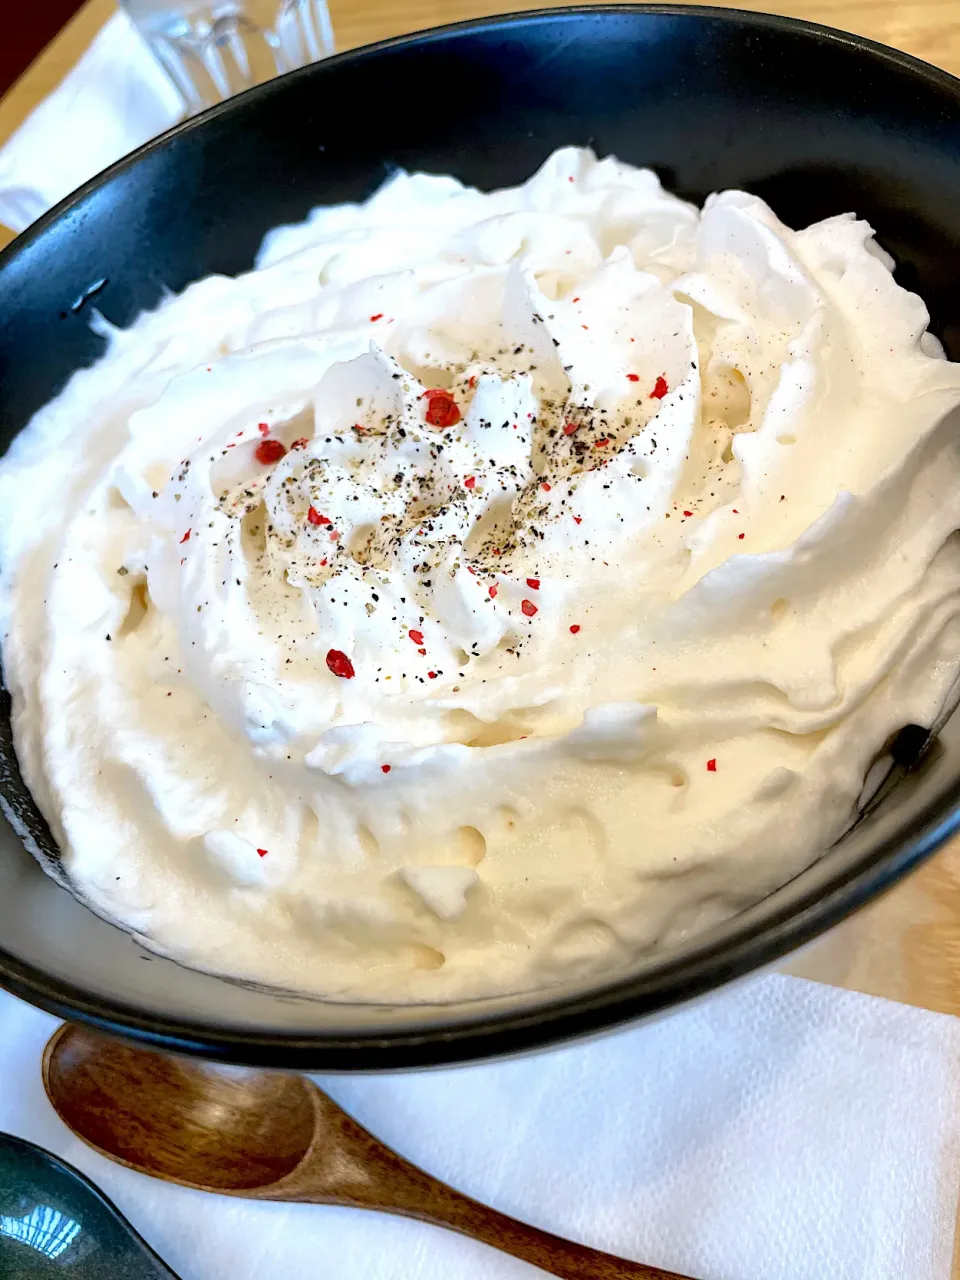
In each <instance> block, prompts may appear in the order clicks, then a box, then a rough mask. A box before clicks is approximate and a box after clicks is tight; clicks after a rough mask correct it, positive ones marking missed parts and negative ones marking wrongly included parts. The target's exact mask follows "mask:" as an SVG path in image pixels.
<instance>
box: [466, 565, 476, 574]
mask: <svg viewBox="0 0 960 1280" xmlns="http://www.w3.org/2000/svg"><path fill="white" fill-rule="evenodd" d="M467 573H472V574H473V576H474V577H476V576H477V571H476V569H475V568H474V567H473V565H472V564H468V565H467Z"/></svg>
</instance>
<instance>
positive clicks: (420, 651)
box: [417, 649, 427, 658]
mask: <svg viewBox="0 0 960 1280" xmlns="http://www.w3.org/2000/svg"><path fill="white" fill-rule="evenodd" d="M417 653H419V655H420V657H421V658H425V657H426V656H427V651H426V649H418V650H417Z"/></svg>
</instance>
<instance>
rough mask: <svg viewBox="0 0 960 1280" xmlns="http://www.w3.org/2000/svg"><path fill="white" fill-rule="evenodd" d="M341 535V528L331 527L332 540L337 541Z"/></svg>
mask: <svg viewBox="0 0 960 1280" xmlns="http://www.w3.org/2000/svg"><path fill="white" fill-rule="evenodd" d="M339 537H340V530H339V529H331V530H330V541H331V542H336V541H337V540H338V539H339Z"/></svg>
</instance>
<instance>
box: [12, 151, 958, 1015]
mask: <svg viewBox="0 0 960 1280" xmlns="http://www.w3.org/2000/svg"><path fill="white" fill-rule="evenodd" d="M927 321H928V318H927V313H926V311H925V309H924V307H923V304H922V303H921V301H920V300H919V299H918V298H916V297H915V296H913V295H911V294H908V293H906V292H905V291H904V290H902V289H900V288H899V287H898V286H897V285H896V283H895V282H894V280H893V278H892V275H891V263H890V261H889V260H888V259H887V258H886V255H885V254H884V253H883V251H882V250H880V249H879V248H878V247H877V246H876V244H875V243H874V241H873V238H872V233H871V230H870V228H869V227H868V226H867V225H866V224H865V223H863V222H860V221H857V220H856V219H855V218H854V217H853V216H848V215H843V216H839V217H836V218H831V219H828V220H827V221H825V222H821V223H818V224H816V225H815V226H812V227H808V228H807V229H805V230H803V231H799V232H795V231H792V230H790V229H789V228H787V227H785V226H783V225H782V224H781V223H780V222H779V221H778V220H777V218H776V217H775V216H774V215H773V213H772V212H771V211H770V210H769V208H767V206H766V205H765V204H763V202H762V201H760V200H758V199H756V198H754V197H751V196H748V195H745V194H743V193H742V192H725V193H723V194H722V195H718V196H712V197H711V198H710V199H709V200H708V201H707V203H706V205H705V207H704V209H703V211H702V212H700V211H698V210H696V209H695V208H694V207H692V206H690V205H688V204H686V203H684V202H682V201H680V200H678V199H676V198H674V197H672V196H670V195H668V194H666V193H665V192H664V191H663V190H662V189H661V187H660V185H659V183H658V181H657V179H656V177H655V176H654V175H653V174H652V173H650V172H647V171H644V170H637V169H634V168H631V167H630V166H628V165H624V164H621V163H619V162H617V161H615V160H613V159H607V160H604V161H601V162H598V161H597V160H596V159H595V158H594V157H593V156H592V155H591V154H590V153H589V152H585V151H580V150H574V149H568V150H564V151H561V152H558V153H556V154H555V155H554V156H553V157H552V158H551V159H550V160H549V161H548V162H547V163H546V164H545V165H544V167H543V168H542V169H541V170H540V172H539V173H538V174H536V175H535V176H534V177H533V178H532V179H531V180H530V181H529V182H528V183H526V184H525V185H524V186H522V187H520V188H516V189H513V190H508V191H500V192H495V193H492V194H483V193H480V192H477V191H473V190H469V189H465V188H463V187H462V186H460V185H459V184H458V183H457V182H455V181H454V180H453V179H450V178H437V177H429V176H424V175H417V176H408V175H399V176H397V177H396V178H394V179H393V180H392V181H391V182H390V183H389V184H388V185H387V186H386V187H385V188H383V189H382V190H381V191H380V192H379V193H378V194H377V195H376V196H375V197H373V199H372V200H370V201H368V202H367V203H366V204H365V205H362V206H342V207H337V208H327V209H319V210H316V211H315V212H314V213H313V214H312V215H311V217H310V218H309V220H308V221H307V222H306V223H304V224H302V225H300V226H296V227H285V228H281V229H279V230H277V231H275V232H273V233H272V234H271V235H270V236H269V237H268V239H267V241H266V243H265V245H264V247H263V250H262V251H261V255H260V259H259V261H258V264H257V269H256V270H255V271H252V272H250V273H249V274H247V275H245V276H242V277H240V278H239V279H236V280H228V279H224V278H218V277H211V278H209V279H207V280H204V281H201V282H199V283H198V284H195V285H193V286H191V287H190V288H189V289H187V290H186V291H185V292H184V293H183V294H182V295H180V296H179V297H177V298H171V299H170V300H169V301H167V302H165V303H164V304H163V305H162V306H161V307H160V308H159V309H158V310H156V311H155V312H153V313H151V314H149V315H144V316H142V317H141V318H140V319H139V320H138V321H137V322H136V324H134V325H133V326H132V327H131V328H130V329H129V330H126V331H123V332H115V331H111V332H110V334H109V339H110V341H109V349H108V353H107V354H106V355H105V356H104V358H103V359H102V360H101V361H100V362H99V363H98V364H97V365H96V366H94V368H92V369H90V370H85V371H82V372H80V373H78V374H76V375H75V376H74V378H73V379H72V380H71V382H70V384H69V385H68V387H67V388H66V390H65V391H64V392H63V393H62V394H61V395H60V396H59V397H58V398H57V399H56V400H54V401H53V402H52V403H51V404H50V405H48V406H47V407H46V408H45V409H44V410H43V411H41V413H40V414H38V415H37V416H36V418H35V419H34V421H33V422H32V424H31V425H30V426H29V428H28V429H27V430H26V431H24V432H23V433H22V434H21V435H20V436H19V437H18V438H17V440H16V441H15V443H14V446H13V447H12V449H11V451H10V452H9V454H8V455H7V458H6V459H5V460H4V462H3V464H2V466H0V499H2V501H3V502H4V503H5V504H6V509H7V511H8V519H7V521H6V524H5V527H4V529H3V530H2V531H0V553H2V560H3V596H4V613H5V637H4V663H5V675H6V679H7V682H8V685H9V687H10V689H11V691H12V693H13V697H14V718H15V732H16V741H17V749H18V754H19V756H20V759H21V762H22V766H23V770H24V774H25V777H26V779H27V782H28V784H29V785H30V787H31V789H32V791H33V792H34V795H35V796H36V798H37V801H38V803H39V805H40V807H41V808H42V810H43V812H44V814H45V816H46V817H47V819H48V821H49V822H50V824H51V827H52V829H53V831H54V834H55V835H56V837H57V839H58V841H59V843H60V845H61V848H62V849H63V864H62V868H59V869H55V870H56V871H57V873H58V874H60V875H62V876H63V877H64V878H65V880H66V881H67V882H68V883H69V885H70V887H71V888H73V889H74V890H75V891H76V892H77V893H78V894H80V895H81V896H82V897H83V898H84V899H85V900H86V901H88V902H89V903H90V904H91V905H92V906H93V907H94V908H95V909H96V910H98V911H100V912H101V913H102V914H104V915H105V916H107V917H108V918H110V919H112V920H115V921H117V922H119V923H121V924H122V925H124V926H125V927H127V928H129V929H131V930H133V931H135V932H136V933H138V934H139V935H141V936H142V937H143V938H145V939H146V940H147V941H148V943H149V945H151V946H153V947H154V948H155V949H157V950H159V951H162V952H164V953H166V954H169V955H172V956H174V957H176V958H178V959H181V960H183V961H185V962H186V963H189V964H193V965H196V966H199V967H202V968H205V969H210V970H212V971H215V972H221V973H226V974H230V975H232V976H236V977H244V978H250V979H254V980H257V981H260V982H266V983H270V984H273V985H277V986H281V987H287V988H291V989H297V990H305V991H313V992H320V993H324V994H337V995H350V996H369V997H383V998H393V999H408V998H416V999H419V998H431V997H438V998H440V997H446V996H460V995H472V994H481V993H486V992H492V991H497V990H504V989H510V988H516V987H520V986H529V985H536V984H540V983H549V982H554V981H557V980H559V979H561V978H563V977H565V976H567V975H569V974H571V973H574V974H582V973H587V972H592V971H596V970H599V969H601V968H604V967H609V966H613V965H618V964H623V963H627V962H629V959H630V957H631V956H633V955H635V954H636V953H637V952H638V950H640V949H642V948H644V947H647V946H649V945H651V944H652V943H655V942H662V941H668V940H670V939H674V938H676V937H677V936H679V935H680V934H683V933H686V932H689V931H690V930H691V929H694V928H697V927H700V926H702V925H703V924H704V923H705V922H706V921H709V920H711V919H715V918H717V916H718V915H722V914H723V913H725V912H728V911H730V910H731V909H733V908H735V907H736V906H737V905H739V904H741V903H744V902H747V901H749V900H751V899H752V898H755V897H757V896H758V895H760V894H762V893H764V892H766V891H768V890H769V889H771V888H772V887H775V886H776V885H778V884H780V883H782V882H783V881H785V880H786V879H787V878H789V876H790V875H791V874H793V873H794V872H795V871H796V870H798V869H799V868H800V867H802V866H803V865H805V864H806V863H807V862H809V861H811V860H812V859H813V858H814V857H816V856H817V855H818V854H819V853H820V852H822V851H823V849H825V848H826V847H827V846H828V844H829V843H830V842H831V841H832V840H833V839H835V838H836V837H837V836H838V835H839V834H840V833H842V831H843V830H844V829H845V827H846V826H847V825H849V823H850V821H851V819H852V816H853V814H854V809H855V804H856V800H857V797H858V795H859V793H860V790H861V787H862V785H863V780H864V776H865V774H866V772H867V770H868V768H869V766H870V764H871V761H872V760H873V758H874V757H875V756H876V755H877V753H878V752H879V751H881V750H882V749H883V747H884V744H885V743H886V742H887V741H888V739H889V737H890V736H891V734H893V733H894V732H895V731H896V730H897V729H898V728H899V727H900V726H901V725H903V724H905V723H908V722H916V723H921V724H925V723H927V724H929V723H932V721H933V719H934V718H935V716H936V714H937V712H938V710H939V709H940V707H941V706H942V705H943V703H944V701H945V699H946V698H947V697H948V694H949V691H950V689H951V686H952V684H953V681H954V679H955V676H956V659H955V654H956V652H957V643H958V639H960V635H958V629H960V627H958V614H960V547H958V539H957V536H956V535H955V533H954V531H955V530H956V529H957V527H958V525H960V465H958V458H957V450H956V445H955V441H954V435H955V432H954V431H953V430H952V427H951V422H950V419H949V414H950V411H951V410H952V409H954V408H955V407H956V405H957V404H958V402H960V371H958V368H957V366H955V365H953V364H950V363H948V362H947V361H946V360H945V359H944V358H943V355H942V352H941V351H940V349H939V346H938V344H937V342H936V340H935V339H933V338H932V337H931V336H930V335H929V334H928V333H926V332H925V330H926V326H927ZM38 492H42V493H43V494H44V495H45V496H44V502H43V504H42V510H39V511H38V504H37V501H36V495H37V493H38Z"/></svg>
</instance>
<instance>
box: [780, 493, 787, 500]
mask: <svg viewBox="0 0 960 1280" xmlns="http://www.w3.org/2000/svg"><path fill="white" fill-rule="evenodd" d="M786 496H787V495H786V494H785V493H781V495H780V501H781V502H783V501H785V500H786Z"/></svg>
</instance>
